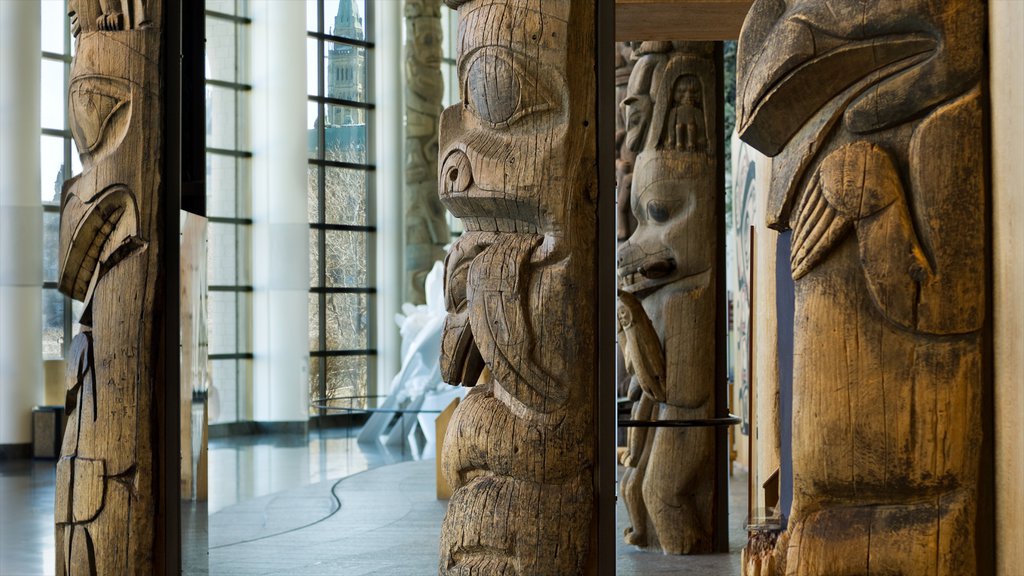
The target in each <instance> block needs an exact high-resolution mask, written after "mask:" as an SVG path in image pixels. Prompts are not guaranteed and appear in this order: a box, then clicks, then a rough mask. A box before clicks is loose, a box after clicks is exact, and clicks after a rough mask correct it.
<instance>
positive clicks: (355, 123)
mask: <svg viewBox="0 0 1024 576" xmlns="http://www.w3.org/2000/svg"><path fill="white" fill-rule="evenodd" d="M306 22H307V26H306V28H307V31H308V40H307V84H308V86H307V88H308V90H307V92H308V94H309V103H308V105H307V125H306V128H307V130H308V149H309V179H308V189H307V191H308V194H309V228H310V230H309V248H310V249H309V255H310V265H309V269H310V278H309V283H310V292H309V326H310V333H309V349H310V371H309V373H310V383H309V385H310V398H312V399H314V404H316V403H322V404H331V403H333V404H338V405H349V404H350V402H351V401H352V400H351V398H352V397H364V396H366V394H367V391H368V390H370V389H371V388H370V387H369V385H368V383H369V382H371V381H374V380H375V379H376V376H375V370H374V367H375V364H376V362H375V361H374V360H373V357H374V356H376V354H377V352H376V350H375V342H376V337H375V327H374V326H373V318H374V314H375V310H374V306H375V302H374V296H375V294H376V288H375V283H376V280H375V276H376V275H375V273H374V261H373V254H374V246H375V239H374V234H375V233H376V230H377V228H376V218H375V216H374V214H375V206H374V202H373V199H374V180H375V178H374V172H375V166H374V158H373V136H374V134H373V125H374V121H373V116H374V97H373V86H372V80H373V53H374V51H373V47H374V45H373V38H372V30H373V26H372V22H373V2H372V1H371V2H366V1H365V0H340V1H339V0H308V1H307V3H306ZM389 209H392V208H389ZM342 398H345V400H340V399H342ZM330 399H335V400H330ZM314 412H315V409H314Z"/></svg>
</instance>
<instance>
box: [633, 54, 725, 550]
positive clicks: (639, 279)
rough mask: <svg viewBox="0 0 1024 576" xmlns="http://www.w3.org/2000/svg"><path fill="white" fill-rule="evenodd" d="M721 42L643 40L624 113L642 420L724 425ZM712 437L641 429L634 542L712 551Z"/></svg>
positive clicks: (636, 413)
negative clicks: (719, 263)
mask: <svg viewBox="0 0 1024 576" xmlns="http://www.w3.org/2000/svg"><path fill="white" fill-rule="evenodd" d="M714 46H715V45H714V43H711V42H642V43H634V46H633V51H632V54H633V56H634V58H635V59H636V63H635V65H634V67H633V69H632V73H631V75H630V78H629V83H628V86H627V88H626V93H625V97H624V99H623V100H622V107H623V110H624V113H625V115H626V118H627V129H626V133H625V135H624V138H623V139H624V144H625V148H626V149H627V150H629V151H630V152H632V153H633V154H635V155H636V156H635V168H634V170H633V175H632V186H631V189H630V194H629V200H630V207H631V212H632V215H633V216H634V217H635V220H636V222H637V226H636V230H635V231H634V232H633V234H632V235H631V236H630V237H629V239H628V240H626V241H625V242H623V243H622V244H620V245H619V250H618V264H617V265H618V274H619V278H620V290H619V314H618V318H619V326H620V330H619V343H620V345H621V346H622V348H623V352H624V356H625V364H626V367H627V369H628V370H629V371H630V373H631V374H632V375H633V377H634V378H633V382H632V383H631V388H632V389H631V391H630V397H632V398H633V399H635V400H637V402H636V403H635V404H634V407H633V414H632V418H633V419H635V420H691V419H706V418H713V417H714V416H715V399H714V385H715V356H716V350H715V337H714V335H715V328H716V321H715V310H716V299H717V289H716V282H715V278H716V273H715V267H716V254H717V246H718V241H717V239H716V237H717V228H716V222H717V221H718V219H719V218H721V217H722V215H720V214H718V213H717V212H718V211H717V208H716V206H717V199H718V197H717V193H718V190H717V186H718V171H719V170H721V169H722V160H721V159H720V158H718V155H717V149H718V146H717V131H716V129H715V126H717V123H718V121H719V119H718V118H717V117H716V116H717V114H716V102H717V91H718V90H719V87H718V82H717V75H716V72H715V64H714ZM714 452H715V440H714V430H713V429H712V428H689V429H679V428H660V429H659V428H651V429H647V428H634V429H631V430H630V431H629V440H628V446H627V451H626V454H625V457H624V458H623V460H624V461H623V464H625V465H626V467H627V468H626V471H625V473H624V475H623V477H622V482H621V491H622V497H623V499H624V500H625V502H626V508H627V510H628V511H629V515H630V522H631V526H630V528H629V529H627V530H626V533H625V539H626V542H628V543H630V544H633V545H636V546H640V547H643V548H651V549H654V550H660V551H662V552H665V553H669V554H696V553H707V552H711V549H712V543H713V526H714V505H713V503H714V500H715V498H714V497H715V471H714V469H715V464H714Z"/></svg>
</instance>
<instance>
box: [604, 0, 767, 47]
mask: <svg viewBox="0 0 1024 576" xmlns="http://www.w3.org/2000/svg"><path fill="white" fill-rule="evenodd" d="M751 4H753V0H615V39H616V40H617V41H620V42H627V41H632V40H639V39H644V40H664V41H672V40H678V39H680V38H685V39H687V40H705V41H708V40H735V39H736V38H738V37H739V34H740V28H741V27H742V26H743V19H744V18H746V16H747V11H749V10H750V5H751Z"/></svg>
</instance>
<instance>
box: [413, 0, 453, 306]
mask: <svg viewBox="0 0 1024 576" xmlns="http://www.w3.org/2000/svg"><path fill="white" fill-rule="evenodd" d="M405 27H406V47H405V118H406V135H405V149H406V161H405V288H404V290H405V300H406V301H407V302H412V303H413V304H425V303H426V292H424V283H425V282H426V278H427V274H428V273H429V272H430V269H431V268H433V267H434V262H437V261H438V260H443V259H444V254H445V252H444V247H445V245H446V244H447V243H448V241H449V238H448V221H447V220H446V219H445V211H444V206H442V205H441V201H440V200H439V199H438V196H437V130H438V122H439V118H440V116H441V98H442V96H444V79H443V78H442V76H441V46H442V42H443V39H442V37H441V0H405Z"/></svg>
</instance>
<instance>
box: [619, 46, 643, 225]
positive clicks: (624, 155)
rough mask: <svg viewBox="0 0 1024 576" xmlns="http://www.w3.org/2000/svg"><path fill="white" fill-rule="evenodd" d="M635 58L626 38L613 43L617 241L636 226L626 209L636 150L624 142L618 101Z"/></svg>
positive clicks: (622, 111)
mask: <svg viewBox="0 0 1024 576" xmlns="http://www.w3.org/2000/svg"><path fill="white" fill-rule="evenodd" d="M635 64H636V61H635V60H634V59H633V46H632V44H631V43H629V42H616V43H615V102H616V103H617V104H618V105H619V109H618V110H617V111H616V114H615V188H616V200H615V208H616V210H615V211H616V221H615V236H616V238H617V239H618V241H619V242H624V241H625V240H626V239H627V238H629V236H630V234H632V233H633V230H634V229H636V218H634V217H633V212H632V210H630V209H629V191H630V190H631V189H632V188H633V163H634V162H636V154H637V152H638V150H631V149H630V148H629V147H628V146H626V123H627V119H626V112H625V107H624V106H622V101H623V100H625V99H626V96H627V95H628V93H629V90H628V88H629V76H630V74H632V72H633V66H634V65H635Z"/></svg>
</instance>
